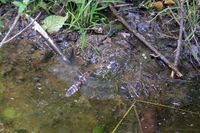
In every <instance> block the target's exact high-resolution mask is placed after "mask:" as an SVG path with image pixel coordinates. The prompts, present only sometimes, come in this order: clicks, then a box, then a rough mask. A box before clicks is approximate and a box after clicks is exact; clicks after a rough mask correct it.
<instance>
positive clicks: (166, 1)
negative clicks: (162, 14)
mask: <svg viewBox="0 0 200 133" xmlns="http://www.w3.org/2000/svg"><path fill="white" fill-rule="evenodd" d="M164 4H166V5H174V4H175V2H174V0H165V1H164Z"/></svg>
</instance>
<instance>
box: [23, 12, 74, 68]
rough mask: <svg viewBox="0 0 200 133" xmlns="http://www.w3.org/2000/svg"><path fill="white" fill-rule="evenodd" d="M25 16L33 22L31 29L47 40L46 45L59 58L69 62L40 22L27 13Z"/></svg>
mask: <svg viewBox="0 0 200 133" xmlns="http://www.w3.org/2000/svg"><path fill="white" fill-rule="evenodd" d="M25 17H26V18H27V19H30V21H31V22H33V29H34V30H36V31H37V32H38V33H40V35H41V36H42V37H43V38H44V39H45V40H46V41H47V42H48V44H49V45H48V46H49V47H50V48H51V49H52V50H53V51H54V52H55V53H56V54H58V55H59V56H61V58H62V59H63V61H64V62H66V63H67V64H70V61H69V60H68V59H67V58H66V57H65V55H64V54H63V53H62V52H61V51H60V49H59V48H58V46H57V45H56V44H55V43H54V42H53V40H52V39H51V38H50V36H49V35H48V34H47V32H46V31H45V30H44V29H43V28H42V27H41V26H40V24H39V23H38V22H37V21H34V19H33V18H31V17H30V16H29V15H28V14H25Z"/></svg>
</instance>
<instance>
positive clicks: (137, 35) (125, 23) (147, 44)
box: [109, 4, 183, 77]
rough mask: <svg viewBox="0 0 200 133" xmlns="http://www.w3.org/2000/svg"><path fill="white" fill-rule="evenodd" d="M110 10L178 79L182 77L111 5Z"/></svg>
mask: <svg viewBox="0 0 200 133" xmlns="http://www.w3.org/2000/svg"><path fill="white" fill-rule="evenodd" d="M109 8H110V10H111V11H112V13H113V14H114V15H115V16H116V17H117V18H118V20H119V21H120V22H121V23H122V24H123V25H124V26H125V27H126V28H127V29H128V30H129V31H131V32H132V33H133V34H134V35H135V36H136V37H137V38H138V39H139V40H140V41H141V42H143V43H144V44H145V45H146V46H147V47H148V48H149V49H150V50H151V51H153V52H154V53H155V54H156V56H157V57H159V58H160V59H161V60H162V61H164V62H165V63H166V64H167V65H168V67H170V68H171V69H172V70H173V71H174V72H175V73H176V75H177V76H178V77H182V76H183V75H182V73H181V72H180V71H179V70H178V69H177V68H176V66H174V65H173V64H172V63H170V61H169V60H168V59H167V58H166V57H165V56H164V55H162V54H161V53H160V52H159V51H158V50H157V49H155V48H154V47H153V45H152V44H150V43H149V42H148V41H147V40H146V39H145V38H144V37H143V36H142V35H141V34H140V33H138V32H137V31H136V30H134V29H132V28H131V27H130V25H129V24H128V23H127V22H126V21H125V19H124V18H123V17H121V16H120V15H118V14H117V10H116V9H115V8H114V7H113V6H112V5H111V4H110V5H109Z"/></svg>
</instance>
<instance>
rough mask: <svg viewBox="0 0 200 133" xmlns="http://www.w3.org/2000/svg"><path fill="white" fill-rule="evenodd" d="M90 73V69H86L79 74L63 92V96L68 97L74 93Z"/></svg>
mask: <svg viewBox="0 0 200 133" xmlns="http://www.w3.org/2000/svg"><path fill="white" fill-rule="evenodd" d="M91 73H92V71H87V72H85V73H84V74H82V75H81V76H79V78H78V80H77V81H76V82H75V83H74V84H73V85H72V86H71V87H70V88H69V89H68V90H67V92H66V93H65V96H66V97H70V96H72V95H73V94H75V93H76V92H77V91H78V90H79V88H80V87H81V85H83V84H84V83H85V82H86V81H87V77H89V76H90V75H91Z"/></svg>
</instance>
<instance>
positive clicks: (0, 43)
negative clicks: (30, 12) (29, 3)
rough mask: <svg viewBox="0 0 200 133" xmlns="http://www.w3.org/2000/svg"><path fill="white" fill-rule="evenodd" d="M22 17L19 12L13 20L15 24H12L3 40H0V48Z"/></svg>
mask: <svg viewBox="0 0 200 133" xmlns="http://www.w3.org/2000/svg"><path fill="white" fill-rule="evenodd" d="M19 17H20V13H18V14H17V16H16V17H15V20H14V22H13V24H12V25H11V27H10V29H9V31H8V32H7V34H6V35H5V37H4V38H3V39H2V41H1V42H0V48H1V47H2V46H3V43H4V41H6V39H7V38H8V36H9V35H10V33H11V32H12V31H13V29H14V27H15V26H16V24H17V21H18V20H19Z"/></svg>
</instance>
